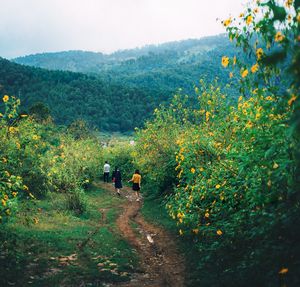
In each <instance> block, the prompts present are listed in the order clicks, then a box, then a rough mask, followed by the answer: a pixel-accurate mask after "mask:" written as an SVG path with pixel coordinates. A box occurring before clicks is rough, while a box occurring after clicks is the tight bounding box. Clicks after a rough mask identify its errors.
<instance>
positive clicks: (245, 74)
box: [241, 69, 249, 78]
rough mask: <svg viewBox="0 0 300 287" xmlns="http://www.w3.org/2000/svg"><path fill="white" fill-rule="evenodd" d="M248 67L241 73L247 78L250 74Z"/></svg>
mask: <svg viewBox="0 0 300 287" xmlns="http://www.w3.org/2000/svg"><path fill="white" fill-rule="evenodd" d="M248 73H249V72H248V69H245V70H242V72H241V75H242V78H246V77H247V76H248Z"/></svg>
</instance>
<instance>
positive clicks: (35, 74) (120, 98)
mask: <svg viewBox="0 0 300 287" xmlns="http://www.w3.org/2000/svg"><path fill="white" fill-rule="evenodd" d="M4 94H8V95H17V96H18V97H20V98H21V102H22V108H23V109H29V108H30V107H31V106H33V105H35V104H36V103H38V102H41V103H43V104H44V105H46V106H47V107H49V109H50V111H51V114H52V116H53V118H54V120H55V121H56V122H57V123H59V124H65V125H68V124H70V123H71V122H73V121H75V120H76V119H84V120H86V121H87V122H88V123H89V124H90V125H92V126H96V127H98V128H99V129H100V130H102V131H121V132H125V131H132V130H133V128H134V127H136V126H142V125H143V122H144V121H145V119H147V118H149V117H150V116H151V115H152V112H153V110H154V108H155V107H156V106H157V105H158V104H159V103H163V102H166V101H168V100H169V98H170V96H171V95H169V96H168V95H166V94H163V93H158V92H157V91H154V90H150V89H148V90H147V91H144V90H142V89H138V88H133V87H126V86H121V85H120V84H116V83H112V82H110V83H107V82H105V81H103V80H101V79H100V78H99V77H95V76H88V75H85V74H80V73H73V72H66V71H48V70H44V69H41V68H34V67H28V66H22V65H19V64H16V63H12V62H10V61H8V60H5V59H2V58H0V95H1V98H2V96H3V95H4ZM1 105H2V107H1ZM2 108H3V104H1V103H0V110H1V109H2Z"/></svg>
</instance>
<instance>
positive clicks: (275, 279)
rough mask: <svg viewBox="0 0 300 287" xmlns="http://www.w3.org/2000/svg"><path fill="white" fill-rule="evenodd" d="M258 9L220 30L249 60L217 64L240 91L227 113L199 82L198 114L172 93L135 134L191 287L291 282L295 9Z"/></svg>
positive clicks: (299, 8) (295, 277) (295, 183)
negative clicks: (183, 248) (173, 226)
mask: <svg viewBox="0 0 300 287" xmlns="http://www.w3.org/2000/svg"><path fill="white" fill-rule="evenodd" d="M266 2H267V3H260V2H258V1H257V2H256V4H252V5H250V6H249V7H250V8H249V9H247V10H246V11H245V13H242V14H241V15H240V16H239V18H238V20H236V21H235V20H234V19H232V18H229V19H227V20H225V21H223V25H224V26H225V27H226V28H227V30H228V33H229V37H230V38H231V39H232V40H235V41H236V44H237V45H239V46H242V47H244V49H245V51H246V52H247V53H249V54H250V55H252V56H253V57H254V61H253V60H251V61H247V62H245V61H243V59H241V58H239V57H236V56H234V57H231V56H229V55H228V54H224V56H223V57H222V66H223V68H224V70H226V71H227V72H228V73H230V77H231V78H233V79H234V80H235V81H236V82H237V83H238V85H239V91H240V96H239V98H238V99H237V100H236V102H232V104H231V105H230V106H229V105H228V104H226V100H225V99H226V97H227V94H226V93H225V92H224V90H223V89H222V87H220V86H219V83H218V82H217V81H216V82H212V83H206V82H205V81H200V85H199V86H196V87H195V94H196V95H197V97H198V99H199V107H198V108H195V107H193V106H190V105H188V103H187V101H186V97H184V96H182V95H180V94H178V95H176V96H175V98H174V100H173V102H172V103H171V104H170V105H168V106H166V107H161V108H160V109H157V110H156V111H155V119H154V120H152V121H149V122H148V123H147V124H146V128H145V129H143V130H140V131H139V132H138V133H137V136H138V144H137V148H136V151H135V152H136V158H135V160H136V162H137V164H138V165H139V166H140V168H141V170H143V171H144V173H145V178H146V180H147V186H148V190H149V191H148V192H149V193H152V195H153V192H156V193H157V195H158V196H159V197H161V198H164V201H165V204H166V208H167V210H168V213H169V215H170V216H171V218H173V219H174V221H176V223H177V226H178V232H179V234H180V235H181V236H182V237H184V238H185V240H189V241H190V244H191V245H192V246H193V248H192V250H191V251H190V252H187V254H188V256H189V260H190V262H191V264H190V267H191V268H192V269H194V272H192V273H193V274H194V276H193V278H192V279H191V282H192V283H191V284H192V286H200V285H201V286H277V285H279V286H298V285H299V283H300V281H299V272H298V271H299V268H300V259H299V258H300V249H299V244H298V242H299V239H300V233H299V230H298V229H297V228H295V227H296V226H299V224H300V222H299V216H298V214H299V206H300V205H299V201H300V197H299V174H300V172H299V100H298V97H299V84H300V83H299V66H300V63H299V60H300V58H299V51H300V49H299V31H300V30H299V29H300V28H299V22H300V3H299V1H298V2H297V1H295V2H293V1H286V3H285V4H278V3H277V4H275V2H274V1H266ZM279 23H281V25H279ZM279 27H280V29H279ZM257 31H259V33H260V34H259V35H258V34H257ZM251 59H253V58H251ZM220 64H221V63H220ZM282 64H284V65H285V66H286V73H283V72H282V70H280V69H281V68H282ZM229 67H230V68H229ZM257 75H258V76H259V77H257ZM279 75H280V78H285V79H286V78H289V79H290V80H291V82H292V84H291V85H290V86H289V87H288V89H285V88H284V86H281V87H280V88H279V87H278V78H279ZM257 79H260V80H259V81H258V80H257ZM195 269H196V270H195ZM204 270H205V272H204Z"/></svg>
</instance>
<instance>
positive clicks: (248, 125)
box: [246, 121, 253, 129]
mask: <svg viewBox="0 0 300 287" xmlns="http://www.w3.org/2000/svg"><path fill="white" fill-rule="evenodd" d="M252 127H253V124H252V123H251V121H248V122H247V124H246V128H248V129H250V128H252Z"/></svg>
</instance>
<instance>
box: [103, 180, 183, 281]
mask: <svg viewBox="0 0 300 287" xmlns="http://www.w3.org/2000/svg"><path fill="white" fill-rule="evenodd" d="M99 186H100V187H101V188H103V189H106V190H109V191H111V192H113V193H114V192H115V190H114V187H113V186H112V185H111V184H104V183H99ZM116 196H117V195H116ZM122 197H126V198H127V201H126V203H125V204H124V206H123V212H122V214H121V215H120V216H119V218H118V220H117V226H118V227H119V229H120V232H121V234H122V236H124V238H126V240H128V241H129V242H130V244H131V245H132V246H133V247H134V248H136V250H137V252H138V253H139V257H140V270H138V271H139V272H137V273H135V274H132V279H131V281H130V282H127V283H119V284H114V285H110V286H124V287H142V286H147V287H168V286H170V287H171V286H172V287H183V286H184V260H183V258H182V257H181V256H180V255H179V253H178V250H177V247H176V244H175V242H174V239H173V238H172V236H171V235H169V234H168V233H167V232H166V231H165V230H164V229H162V228H160V227H158V226H155V225H152V224H149V223H147V222H146V221H145V220H144V218H143V217H142V216H141V214H140V209H141V207H142V201H140V202H137V201H136V197H135V195H134V194H133V192H132V191H131V190H130V189H129V188H126V187H125V188H123V189H122ZM132 225H137V226H138V228H133V227H132Z"/></svg>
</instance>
